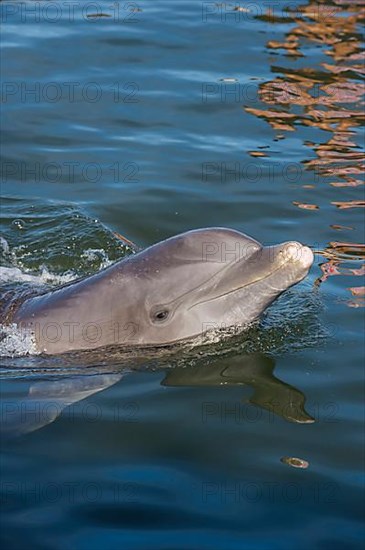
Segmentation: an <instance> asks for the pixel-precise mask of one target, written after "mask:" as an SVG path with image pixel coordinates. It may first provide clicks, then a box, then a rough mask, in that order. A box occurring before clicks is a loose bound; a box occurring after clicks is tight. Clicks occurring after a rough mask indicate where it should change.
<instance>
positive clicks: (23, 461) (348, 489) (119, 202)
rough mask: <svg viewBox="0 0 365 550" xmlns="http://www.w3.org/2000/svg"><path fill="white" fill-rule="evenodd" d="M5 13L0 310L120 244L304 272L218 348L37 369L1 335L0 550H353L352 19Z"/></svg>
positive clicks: (103, 6) (116, 6)
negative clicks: (300, 258) (235, 233)
mask: <svg viewBox="0 0 365 550" xmlns="http://www.w3.org/2000/svg"><path fill="white" fill-rule="evenodd" d="M0 8H1V13H2V22H3V25H2V26H3V29H2V30H3V33H2V44H1V46H2V49H1V56H2V67H3V88H2V96H3V97H2V100H3V124H2V129H3V146H2V161H1V164H2V176H1V183H2V194H3V201H2V222H1V224H2V225H1V235H2V240H1V243H0V245H1V249H2V251H1V253H2V265H3V267H4V269H3V270H2V272H1V277H2V287H3V292H4V291H12V290H14V289H19V291H20V290H22V289H25V288H34V287H37V288H43V287H44V285H49V286H53V285H57V284H61V283H64V282H68V281H70V280H73V279H74V278H76V277H78V276H83V275H86V274H91V273H94V272H95V271H97V270H99V269H101V268H103V267H105V266H107V265H109V264H110V263H111V262H113V261H115V260H117V259H119V258H122V257H124V256H125V255H126V254H128V253H131V249H130V247H129V246H128V245H126V244H125V243H123V242H122V241H120V240H119V238H118V237H117V236H116V235H115V233H120V234H122V235H125V236H126V237H127V238H128V239H131V240H132V241H133V242H135V243H137V244H138V245H139V246H142V247H143V246H147V245H149V244H152V243H154V242H157V241H158V240H161V239H163V238H166V237H168V236H171V235H173V234H176V233H179V232H182V231H185V230H188V229H192V228H197V227H204V226H227V227H232V228H235V229H238V230H240V231H243V232H245V233H247V234H249V235H252V236H253V237H255V238H257V239H258V240H260V241H262V242H264V243H265V244H274V243H278V242H282V241H285V240H299V241H301V242H303V243H305V244H308V245H310V246H311V247H313V249H314V251H315V252H316V261H315V264H314V266H313V269H312V270H311V273H310V275H309V277H308V278H307V279H306V280H305V281H304V282H303V283H301V284H300V285H298V286H297V287H294V288H293V289H291V290H290V291H289V292H288V293H287V294H286V295H285V296H283V297H282V298H281V299H280V300H279V301H278V302H277V303H276V304H274V305H273V306H272V307H271V308H270V310H269V312H268V314H267V316H265V318H264V320H263V322H262V324H261V326H260V327H258V328H254V329H252V330H251V331H249V333H248V334H246V335H244V336H240V335H237V336H235V337H233V338H232V339H230V340H229V341H227V342H222V343H216V344H212V345H209V346H202V347H199V348H195V349H178V350H175V351H174V352H173V353H171V354H162V355H161V354H158V353H157V354H155V355H152V356H148V355H142V356H138V355H137V354H134V353H133V351H131V353H130V354H129V355H126V356H124V357H115V356H111V355H110V356H107V355H106V356H104V357H103V358H102V359H100V358H99V359H98V360H97V361H95V360H92V359H90V358H88V357H86V356H84V355H83V354H79V355H76V356H73V357H70V358H67V359H66V358H62V357H59V358H48V359H47V358H42V357H39V356H34V355H33V356H29V355H26V354H25V353H26V351H27V345H28V344H27V342H24V341H19V339H18V338H17V336H16V334H15V333H14V331H12V329H8V330H7V332H6V337H5V338H4V339H3V341H2V342H1V346H2V353H3V354H4V357H3V359H2V363H1V376H2V380H1V392H2V428H3V436H2V443H1V451H2V452H1V461H2V462H1V474H2V476H1V477H2V483H1V490H2V512H3V513H2V525H1V536H2V539H3V544H4V547H5V548H8V549H18V548H19V549H23V548H24V547H25V545H26V546H27V548H37V549H43V548H44V549H61V548H66V547H67V548H77V549H85V550H86V549H87V550H90V549H95V550H98V549H99V548H104V549H119V548H127V549H128V550H129V549H146V548H148V549H158V550H162V549H166V550H167V549H169V550H171V549H179V550H181V549H196V548H202V549H207V550H208V549H209V550H213V549H214V550H216V549H222V550H223V549H224V550H227V549H237V550H238V549H239V550H242V549H246V548H247V549H254V548H255V549H256V548H258V549H261V548H262V549H265V550H266V549H270V550H271V549H275V550H276V549H278V550H285V549H288V550H289V549H290V550H291V549H292V548H293V547H296V548H298V549H303V550H304V549H307V548H318V549H326V548H331V549H336V548H341V549H343V548H346V549H357V548H362V547H363V535H364V532H363V527H362V517H363V513H364V507H363V478H362V467H363V459H364V445H363V441H364V440H363V409H362V404H363V399H364V390H363V388H364V380H363V361H362V358H363V353H364V341H363V328H364V327H363V325H364V323H363V320H364V316H363V309H362V308H363V306H364V291H363V286H364V281H363V275H364V268H363V255H364V244H363V233H364V229H363V206H364V193H363V168H364V166H363V165H364V156H363V150H362V141H363V131H362V126H361V124H362V118H363V76H364V65H363V57H362V56H363V50H362V44H361V24H362V23H363V17H364V11H363V7H362V5H361V3H360V2H356V1H355V2H354V1H352V2H346V1H343V0H335V1H334V2H330V1H327V2H311V1H310V2H307V3H304V2H303V3H302V2H300V1H297V2H291V3H290V5H289V4H288V5H285V3H284V4H283V5H282V6H280V7H279V6H278V4H276V3H275V4H274V3H272V4H270V3H265V2H260V3H256V4H255V3H243V2H241V3H236V4H228V3H227V4H219V3H213V2H212V3H210V2H209V3H207V2H204V3H201V2H192V1H188V0H187V1H185V0H183V1H174V2H171V1H169V2H167V1H166V0H156V1H155V2H146V1H141V2H138V3H122V2H115V3H113V4H110V3H109V2H102V1H100V2H98V3H93V4H91V3H87V2H78V3H77V2H64V3H56V2H52V5H51V4H50V3H49V2H45V1H41V2H37V3H32V2H17V1H12V2H10V1H6V0H5V1H3V2H2V3H1V6H0ZM234 8H236V9H234ZM5 355H6V356H5ZM283 457H298V458H300V459H302V460H304V461H307V463H309V466H308V467H307V468H294V467H291V466H290V465H288V464H287V463H286V462H285V460H284V461H283V460H282V459H283Z"/></svg>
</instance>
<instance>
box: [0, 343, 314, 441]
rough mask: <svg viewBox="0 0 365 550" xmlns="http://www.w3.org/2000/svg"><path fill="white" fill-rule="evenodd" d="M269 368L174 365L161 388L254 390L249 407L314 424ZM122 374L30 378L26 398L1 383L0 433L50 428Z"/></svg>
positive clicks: (236, 361)
mask: <svg viewBox="0 0 365 550" xmlns="http://www.w3.org/2000/svg"><path fill="white" fill-rule="evenodd" d="M228 362H229V363H228ZM274 366H275V363H274V360H273V359H270V358H268V357H266V356H264V355H262V354H260V353H256V354H253V355H244V356H236V357H233V358H230V359H227V358H224V359H220V360H218V361H215V362H214V363H213V364H209V365H206V364H201V365H196V366H187V367H175V368H174V369H173V370H168V371H167V374H166V376H165V378H164V380H163V381H162V385H164V386H235V385H247V386H251V387H253V388H254V394H253V396H252V397H251V399H250V402H251V403H254V404H256V405H258V406H259V407H263V408H265V409H268V410H269V411H271V412H273V413H275V414H277V415H279V416H281V417H283V418H285V420H289V421H291V422H299V423H310V422H314V419H313V418H312V417H311V416H309V415H308V414H307V412H306V411H305V409H304V403H305V396H304V395H303V393H302V392H301V391H299V390H297V389H296V388H294V387H293V386H290V385H289V384H286V383H285V382H282V381H281V380H279V379H278V378H275V377H274V376H273V374H272V372H273V369H274ZM122 376H123V375H122V374H94V375H91V376H90V375H78V376H67V377H63V378H58V379H56V380H35V381H31V382H30V383H29V380H28V381H27V382H26V383H27V394H26V395H25V396H24V397H22V396H21V395H20V392H19V386H21V388H22V387H23V386H24V382H21V383H19V380H15V381H14V380H6V379H5V380H3V381H2V393H3V397H2V400H1V426H0V431H1V435H2V436H3V435H8V436H10V437H13V436H17V435H21V434H26V433H29V432H32V431H35V430H37V429H39V428H42V427H43V426H46V425H47V424H51V423H52V422H53V421H54V420H56V418H58V417H59V416H60V414H61V413H62V411H63V410H64V409H65V408H66V407H68V406H70V405H73V404H74V403H77V402H78V401H81V400H83V399H86V398H87V397H89V396H91V395H93V394H94V393H97V392H100V391H102V390H104V389H106V388H109V387H110V386H112V385H113V384H116V383H117V382H119V380H120V379H121V378H122ZM29 384H30V385H29ZM9 385H10V387H9ZM23 393H24V392H23Z"/></svg>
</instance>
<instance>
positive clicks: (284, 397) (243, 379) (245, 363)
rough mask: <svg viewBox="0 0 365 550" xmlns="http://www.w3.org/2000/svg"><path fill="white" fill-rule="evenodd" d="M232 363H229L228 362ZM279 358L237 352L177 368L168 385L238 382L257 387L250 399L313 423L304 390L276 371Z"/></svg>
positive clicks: (288, 416) (292, 418)
mask: <svg viewBox="0 0 365 550" xmlns="http://www.w3.org/2000/svg"><path fill="white" fill-rule="evenodd" d="M227 364H228V366H227ZM274 367H275V362H274V360H273V359H271V358H269V357H266V356H265V355H262V354H259V353H257V354H253V355H246V356H237V357H233V358H231V359H224V360H222V359H221V360H220V361H218V362H217V363H216V364H214V363H213V364H210V365H202V366H193V367H191V366H188V367H183V368H175V369H174V370H173V371H171V372H169V373H168V374H167V376H166V377H165V379H164V380H163V382H162V384H163V385H165V386H223V385H225V386H236V385H245V386H246V385H247V386H251V387H253V388H254V393H253V396H252V397H251V398H250V403H254V404H255V405H258V406H259V407H263V408H264V409H267V410H269V411H271V412H273V413H275V414H277V415H279V416H281V417H283V418H285V420H289V421H290V422H299V423H312V422H314V419H313V418H312V417H311V416H310V415H309V414H308V413H307V412H306V411H305V409H304V403H305V396H304V394H303V393H302V392H301V391H299V390H297V389H296V388H294V387H293V386H290V385H289V384H286V383H285V382H282V381H281V380H279V379H278V378H276V377H275V376H274V375H273V370H274Z"/></svg>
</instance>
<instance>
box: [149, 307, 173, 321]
mask: <svg viewBox="0 0 365 550" xmlns="http://www.w3.org/2000/svg"><path fill="white" fill-rule="evenodd" d="M168 316H169V310H168V309H158V310H156V312H154V313H153V316H152V317H153V320H154V321H156V322H161V321H165V320H166V319H167V318H168Z"/></svg>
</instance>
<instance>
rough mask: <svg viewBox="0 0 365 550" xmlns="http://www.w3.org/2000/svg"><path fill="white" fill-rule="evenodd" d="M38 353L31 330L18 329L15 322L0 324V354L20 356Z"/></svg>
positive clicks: (3, 355)
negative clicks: (6, 324) (5, 324)
mask: <svg viewBox="0 0 365 550" xmlns="http://www.w3.org/2000/svg"><path fill="white" fill-rule="evenodd" d="M24 355H39V352H38V351H37V348H36V343H35V339H34V336H33V335H32V333H31V331H27V330H24V329H19V328H18V326H17V325H16V324H14V323H13V324H11V325H8V326H4V325H1V326H0V356H2V357H21V356H24Z"/></svg>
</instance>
